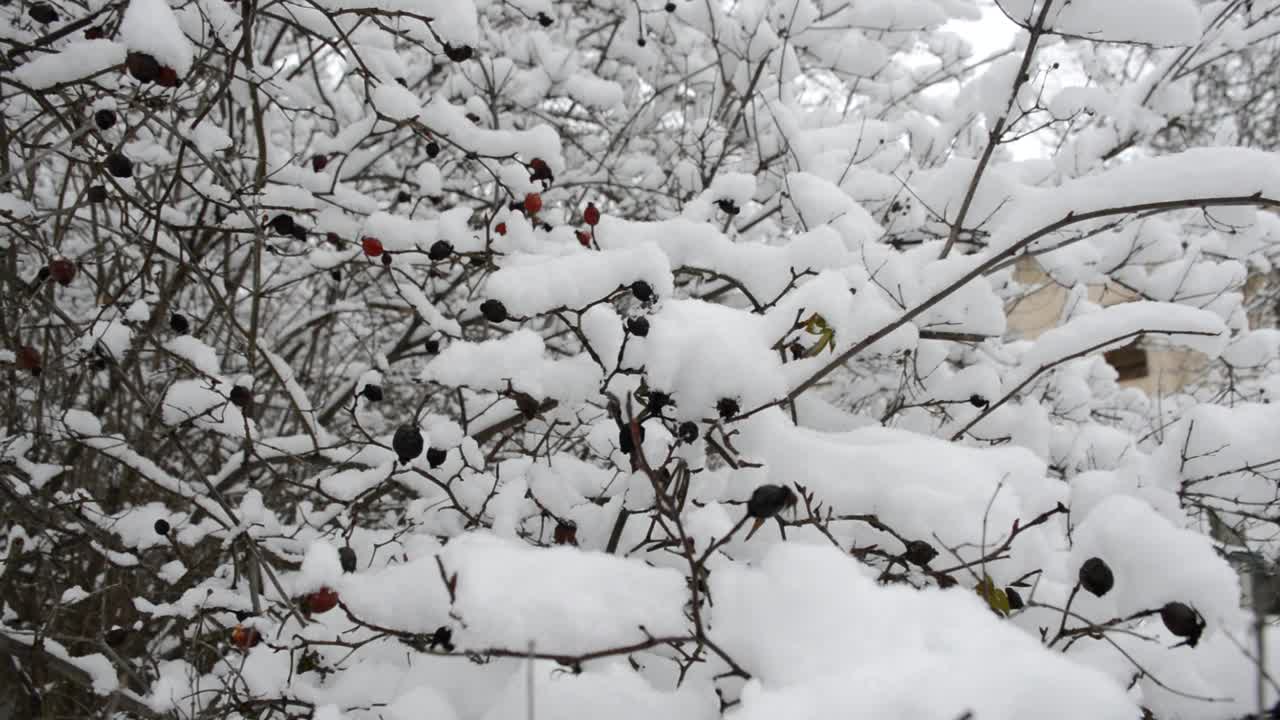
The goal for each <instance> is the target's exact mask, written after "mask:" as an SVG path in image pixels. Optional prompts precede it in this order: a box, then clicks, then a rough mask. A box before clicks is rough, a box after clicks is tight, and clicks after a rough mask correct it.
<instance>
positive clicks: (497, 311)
mask: <svg viewBox="0 0 1280 720" xmlns="http://www.w3.org/2000/svg"><path fill="white" fill-rule="evenodd" d="M480 314H481V315H484V319H485V320H488V321H489V322H491V323H500V322H502V321H504V320H506V319H507V306H506V305H503V304H502V302H501V301H499V300H493V299H490V300H485V301H484V302H482V303H480Z"/></svg>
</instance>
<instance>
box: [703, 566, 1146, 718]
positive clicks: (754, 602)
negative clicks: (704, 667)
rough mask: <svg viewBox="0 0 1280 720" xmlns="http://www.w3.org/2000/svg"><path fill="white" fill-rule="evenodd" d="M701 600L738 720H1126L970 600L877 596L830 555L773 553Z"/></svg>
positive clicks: (718, 582)
mask: <svg viewBox="0 0 1280 720" xmlns="http://www.w3.org/2000/svg"><path fill="white" fill-rule="evenodd" d="M711 591H712V593H713V594H714V596H715V597H716V606H715V614H714V619H715V632H714V635H713V636H714V637H715V638H716V640H717V642H719V643H722V644H723V647H724V648H725V650H726V651H727V652H729V653H731V654H732V655H734V656H735V657H738V658H741V662H743V663H744V664H745V667H746V669H747V670H748V671H749V672H751V673H752V675H753V679H752V680H751V681H750V682H748V683H747V685H746V687H745V688H744V690H743V693H742V707H741V709H740V710H738V711H737V712H735V713H734V715H733V717H735V718H738V719H739V720H749V719H755V718H776V717H783V716H785V717H788V718H813V719H814V720H816V719H817V718H829V717H877V718H887V719H888V718H901V719H902V720H907V719H909V718H921V717H939V718H951V717H961V716H963V715H964V713H965V712H971V713H973V714H974V716H975V717H979V718H996V719H999V718H1008V719H1010V720H1012V719H1013V718H1024V717H1033V716H1034V717H1054V718H1080V717H1091V718H1116V719H1117V720H1120V719H1122V718H1125V719H1127V718H1132V717H1133V716H1134V714H1135V713H1136V712H1137V708H1136V707H1135V706H1134V704H1133V701H1132V700H1131V699H1129V698H1128V697H1126V694H1125V692H1124V691H1123V689H1121V687H1120V686H1119V685H1117V684H1115V683H1113V682H1112V681H1111V680H1110V679H1109V678H1107V677H1106V676H1104V675H1103V674H1102V673H1099V672H1097V671H1095V670H1092V669H1090V668H1086V667H1082V666H1080V665H1078V664H1075V663H1073V662H1071V661H1070V660H1068V659H1066V658H1063V657H1062V656H1060V655H1055V654H1052V653H1046V652H1044V651H1043V650H1042V649H1041V647H1040V643H1039V642H1038V641H1037V640H1035V639H1033V638H1032V637H1031V636H1029V635H1027V634H1025V633H1023V632H1021V631H1020V630H1017V629H1016V628H1014V627H1012V626H1010V625H1009V624H1008V623H1005V622H1002V621H1000V620H999V619H997V618H996V617H995V616H994V615H993V614H992V613H991V611H990V609H988V608H986V607H984V606H983V604H982V601H981V600H979V599H978V597H977V596H976V595H975V594H973V593H972V592H969V591H963V590H924V591H914V590H911V589H908V588H903V587H884V586H880V585H877V584H876V583H875V581H874V579H873V578H871V577H868V576H867V574H866V572H865V571H864V570H862V569H861V568H860V567H859V566H858V564H857V563H856V562H855V561H853V560H852V559H850V558H848V557H847V556H844V555H842V554H841V553H840V552H839V551H837V550H834V549H832V548H829V547H806V546H803V545H791V544H782V545H778V546H775V547H774V548H773V549H771V550H770V551H769V552H768V553H767V554H766V555H765V556H764V558H763V559H762V560H761V562H760V564H759V566H758V567H753V568H737V567H733V568H726V569H724V570H721V571H719V572H717V573H714V574H713V575H712V579H711ZM926 689H927V690H926ZM1015 689H1016V690H1015Z"/></svg>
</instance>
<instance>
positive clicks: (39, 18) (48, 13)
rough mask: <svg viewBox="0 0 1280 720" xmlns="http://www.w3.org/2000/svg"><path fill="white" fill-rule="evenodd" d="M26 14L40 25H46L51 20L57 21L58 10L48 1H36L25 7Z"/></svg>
mask: <svg viewBox="0 0 1280 720" xmlns="http://www.w3.org/2000/svg"><path fill="white" fill-rule="evenodd" d="M27 15H29V16H30V17H31V19H32V20H35V21H36V22H38V23H40V24H42V25H48V24H49V23H51V22H57V21H58V11H57V10H54V9H53V6H52V5H50V4H49V3H36V4H34V5H32V6H31V7H29V8H27Z"/></svg>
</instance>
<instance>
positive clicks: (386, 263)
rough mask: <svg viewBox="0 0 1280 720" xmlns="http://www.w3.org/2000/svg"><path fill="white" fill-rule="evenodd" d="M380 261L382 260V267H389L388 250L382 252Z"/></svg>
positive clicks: (389, 257)
mask: <svg viewBox="0 0 1280 720" xmlns="http://www.w3.org/2000/svg"><path fill="white" fill-rule="evenodd" d="M381 262H382V267H391V253H389V252H384V253H382V260H381Z"/></svg>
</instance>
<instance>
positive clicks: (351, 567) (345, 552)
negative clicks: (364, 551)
mask: <svg viewBox="0 0 1280 720" xmlns="http://www.w3.org/2000/svg"><path fill="white" fill-rule="evenodd" d="M338 562H339V563H342V572H349V573H350V572H355V571H356V551H355V550H352V549H351V548H350V547H348V546H346V545H343V546H342V547H340V548H338Z"/></svg>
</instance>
